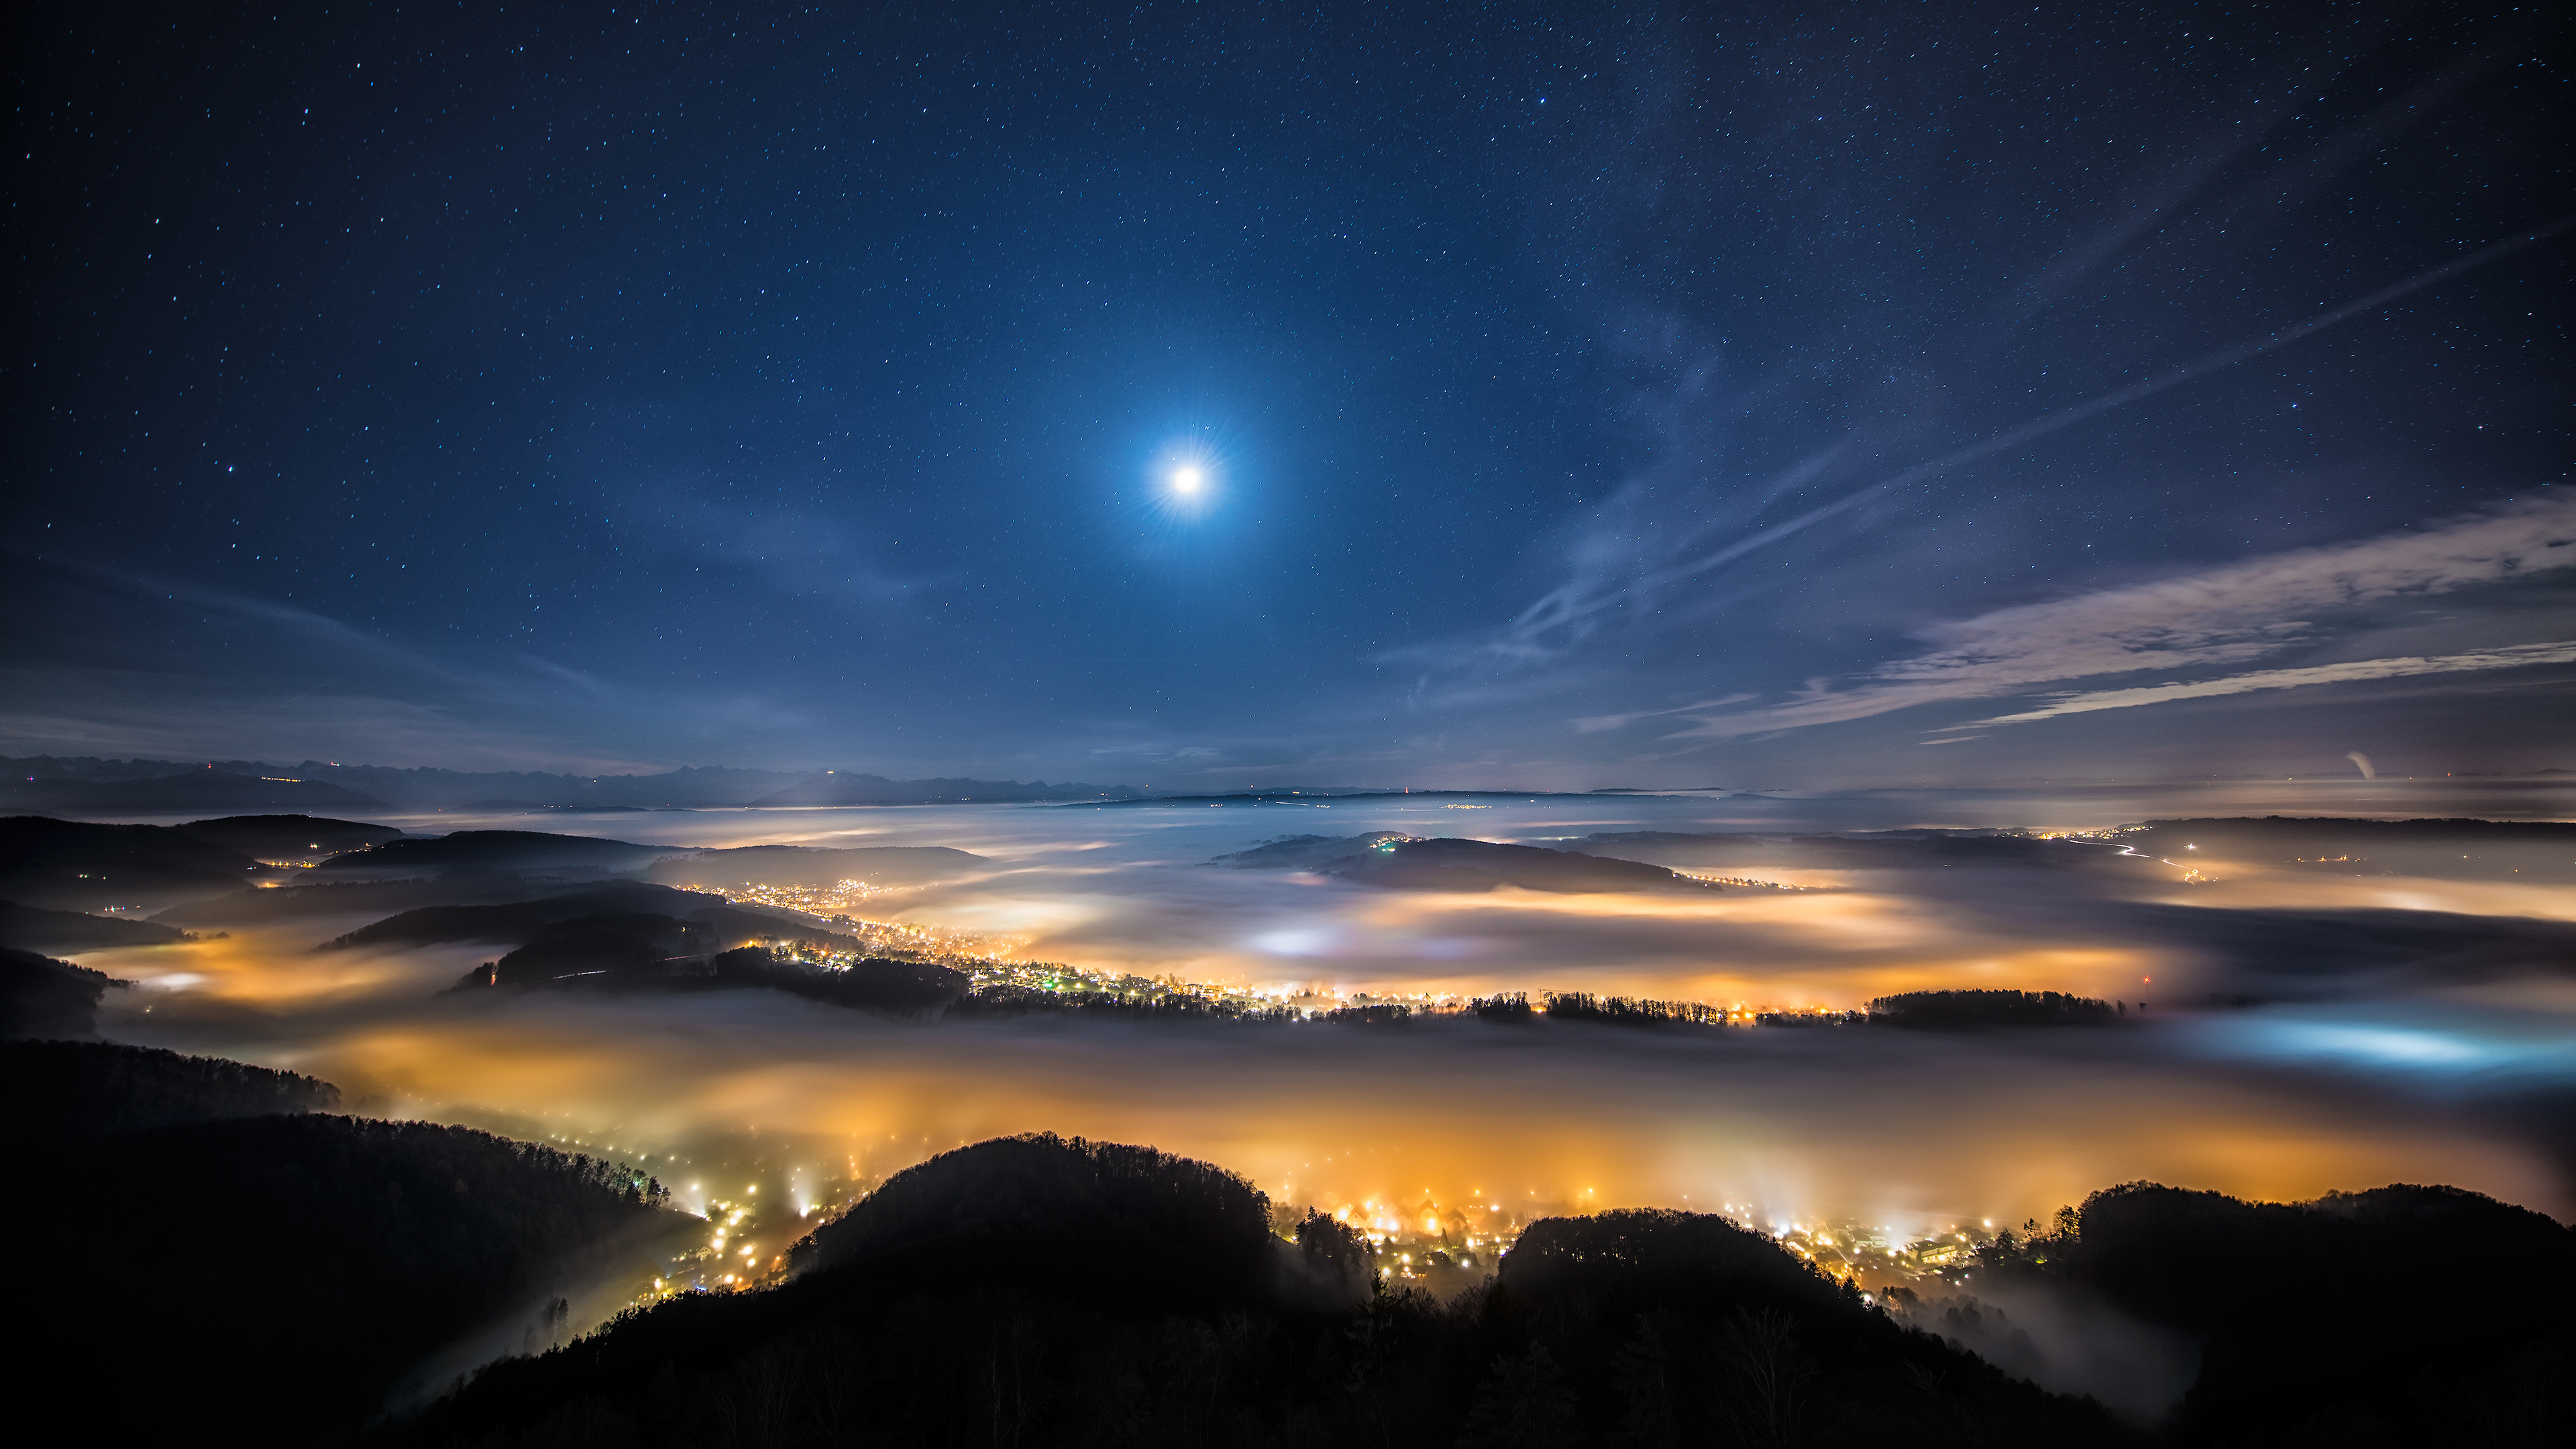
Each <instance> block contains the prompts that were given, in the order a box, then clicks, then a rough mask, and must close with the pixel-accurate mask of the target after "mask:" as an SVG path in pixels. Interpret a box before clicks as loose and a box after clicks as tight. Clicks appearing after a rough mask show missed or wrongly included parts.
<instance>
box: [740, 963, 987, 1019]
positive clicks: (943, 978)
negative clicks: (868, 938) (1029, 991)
mask: <svg viewBox="0 0 2576 1449" xmlns="http://www.w3.org/2000/svg"><path fill="white" fill-rule="evenodd" d="M707 970H708V974H709V976H710V978H711V979H712V980H714V981H715V982H716V983H718V984H720V985H725V986H755V987H766V988H768V989H770V990H773V991H785V992H789V993H791V994H793V995H797V996H802V997H806V998H808V999H810V1000H814V1001H821V1002H826V1003H828V1004H830V1005H833V1006H842V1007H849V1008H852V1009H854V1010H861V1011H886V1012H893V1013H896V1014H897V1015H904V1016H917V1015H921V1014H924V1013H927V1012H931V1011H936V1010H938V1009H939V1008H941V1007H944V1006H947V1005H949V1004H950V1003H952V1002H955V1001H957V1000H958V999H959V998H960V997H962V996H964V995H965V994H966V989H967V986H968V984H969V983H968V979H967V976H966V973H964V972H962V971H955V970H951V969H949V968H948V967H946V966H942V965H940V964H938V963H937V962H934V961H898V960H894V959H892V958H889V957H884V956H870V957H866V958H864V959H861V960H858V961H854V962H851V963H850V964H849V965H848V966H847V967H845V968H841V969H830V968H825V967H818V966H812V965H808V964H806V963H805V962H802V961H798V960H795V959H793V958H791V957H788V956H785V955H782V954H781V953H779V952H776V951H771V950H768V949H765V948H763V947H759V946H743V947H737V948H736V949H734V950H731V951H727V952H725V953H723V954H722V955H720V956H717V957H716V958H715V959H714V960H712V961H710V962H708V963H707Z"/></svg>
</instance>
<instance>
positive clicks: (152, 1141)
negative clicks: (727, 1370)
mask: <svg viewBox="0 0 2576 1449" xmlns="http://www.w3.org/2000/svg"><path fill="white" fill-rule="evenodd" d="M0 1083H5V1086H6V1089H7V1091H8V1093H9V1096H10V1101H11V1104H12V1111H11V1114H10V1121H11V1123H12V1128H11V1131H10V1133H9V1136H8V1139H7V1141H6V1144H5V1145H6V1146H7V1147H9V1148H10V1149H11V1150H12V1158H11V1160H12V1162H13V1163H14V1164H15V1165H16V1167H17V1170H18V1177H17V1179H16V1186H17V1190H16V1191H13V1192H10V1193H7V1194H0V1201H5V1203H6V1207H5V1208H0V1225H5V1229H6V1231H8V1232H9V1234H10V1237H11V1241H13V1242H17V1243H20V1244H39V1243H41V1244H46V1245H48V1246H47V1247H46V1248H45V1249H44V1250H43V1251H33V1252H24V1253H22V1254H21V1261H20V1267H19V1270H18V1272H17V1274H16V1276H15V1280H14V1284H13V1286H14V1287H15V1289H16V1291H17V1292H18V1294H19V1295H20V1300H19V1301H20V1302H21V1303H22V1305H24V1304H41V1305H43V1310H42V1311H43V1314H44V1324H43V1328H42V1330H41V1332H39V1333H36V1334H34V1335H31V1336H30V1337H29V1338H27V1339H26V1340H25V1341H24V1342H23V1343H22V1345H21V1347H20V1349H19V1350H18V1351H17V1354H16V1358H15V1363H14V1368H15V1371H16V1372H17V1373H18V1374H19V1375H20V1380H19V1381H20V1382H22V1383H26V1384H42V1385H44V1392H45V1394H46V1395H47V1396H48V1397H49V1398H51V1399H53V1400H54V1401H55V1402H57V1403H59V1404H66V1405H72V1404H76V1405H78V1410H77V1412H78V1413H79V1415H80V1416H81V1422H82V1424H83V1426H84V1437H87V1438H94V1439H97V1440H99V1441H101V1442H123V1443H136V1442H143V1441H145V1440H146V1439H149V1438H190V1439H194V1438H202V1437H205V1436H206V1435H207V1434H208V1433H210V1432H211V1433H213V1434H214V1436H215V1438H216V1439H217V1440H218V1441H227V1440H244V1441H249V1440H257V1441H259V1442H273V1443H309V1442H314V1441H315V1440H316V1438H317V1437H319V1438H322V1439H327V1440H332V1441H340V1440H346V1439H348V1438H351V1437H353V1436H355V1435H356V1434H357V1433H358V1431H359V1429H360V1428H361V1426H362V1425H363V1424H364V1423H365V1422H367V1421H368V1420H369V1419H370V1418H372V1417H373V1416H375V1415H376V1414H377V1412H378V1411H379V1409H380V1407H381V1404H382V1400H383V1398H384V1396H385V1394H386V1393H387V1392H388V1391H389V1390H390V1389H392V1388H393V1387H394V1385H395V1384H396V1383H397V1382H398V1381H399V1380H400V1379H401V1378H402V1376H403V1375H404V1374H406V1373H407V1372H409V1371H411V1370H412V1369H413V1368H414V1367H415V1366H416V1365H417V1364H419V1363H420V1362H421V1361H422V1360H423V1359H424V1358H425V1357H426V1356H427V1355H429V1354H431V1353H433V1352H435V1351H437V1350H438V1349H440V1348H442V1347H443V1346H445V1345H447V1344H449V1343H451V1342H453V1341H455V1340H457V1339H458V1338H459V1337H460V1336H462V1335H464V1334H466V1333H469V1332H471V1331H474V1330H476V1329H478V1328H480V1327H484V1326H486V1325H489V1324H491V1323H493V1322H494V1321H495V1320H496V1319H498V1318H501V1317H504V1316H506V1315H509V1314H510V1313H512V1312H513V1311H514V1310H518V1309H521V1308H524V1307H526V1306H528V1305H530V1304H533V1303H535V1302H539V1301H542V1300H543V1299H544V1298H545V1297H546V1296H547V1295H548V1294H549V1292H551V1291H559V1290H560V1289H561V1288H562V1286H563V1285H564V1282H565V1279H566V1275H568V1274H571V1273H575V1272H577V1271H579V1270H581V1269H582V1267H583V1266H584V1264H585V1263H586V1262H592V1261H596V1259H597V1257H598V1255H599V1254H600V1253H602V1252H613V1251H617V1250H618V1249H619V1248H620V1246H621V1245H623V1246H624V1247H625V1249H626V1250H627V1251H637V1250H640V1249H641V1248H642V1247H644V1246H645V1243H646V1240H647V1239H648V1238H649V1237H650V1236H651V1235H652V1234H653V1233H654V1232H655V1231H656V1230H657V1229H658V1228H659V1227H660V1226H661V1225H662V1224H664V1223H671V1224H678V1223H685V1222H690V1221H691V1220H689V1219H685V1218H682V1217H680V1216H679V1215H677V1214H672V1213H668V1212H664V1211H661V1210H659V1209H660V1205H661V1203H662V1202H663V1201H664V1200H666V1197H667V1194H666V1193H664V1191H663V1190H662V1188H661V1186H660V1184H659V1183H658V1182H656V1181H654V1180H653V1178H652V1177H651V1176H650V1175H649V1174H646V1173H643V1172H640V1171H636V1170H634V1169H631V1168H627V1167H625V1166H623V1165H621V1164H616V1163H610V1162H605V1161H600V1160H597V1159H593V1158H587V1157H577V1156H567V1155H565V1154H563V1153H560V1152H556V1151H554V1150H553V1149H551V1148H546V1147H542V1146H536V1145H533V1144H528V1143H518V1142H511V1141H507V1140H505V1139H502V1138H498V1137H493V1136H490V1135H488V1134H486V1133H482V1132H474V1131H469V1130H466V1129H464V1128H459V1127H441V1126H433V1125H430V1124H427V1123H417V1122H376V1121H366V1120H361V1119H355V1118H349V1117H338V1116H326V1115H320V1114H319V1113H317V1112H315V1111H314V1110H313V1109H315V1108H319V1107H325V1106H329V1105H332V1104H333V1103H334V1102H335V1101H336V1098H337V1093H336V1091H335V1090H334V1089H333V1088H332V1087H331V1086H330V1085H329V1084H327V1083H323V1082H317V1081H314V1080H312V1079H310V1078H305V1077H298V1076H294V1075H292V1074H289V1073H283V1072H271V1071H265V1070H263V1069H261V1068H258V1067H251V1066H245V1065H243V1064H240V1063H236V1062H223V1061H209V1060H205V1059H202V1058H193V1057H183V1056H179V1055H177V1054H176V1053H171V1052H160V1051H149V1050H144V1049H141V1048H135V1047H122V1046H110V1045H105V1044H100V1043H86V1042H52V1041H45V1042H11V1043H7V1044H5V1045H0ZM137 1129H140V1130H137Z"/></svg>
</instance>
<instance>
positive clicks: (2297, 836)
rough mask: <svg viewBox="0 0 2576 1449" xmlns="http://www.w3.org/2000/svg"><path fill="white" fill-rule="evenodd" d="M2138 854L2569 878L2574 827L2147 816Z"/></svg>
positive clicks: (2135, 836) (2314, 867) (2356, 871)
mask: <svg viewBox="0 0 2576 1449" xmlns="http://www.w3.org/2000/svg"><path fill="white" fill-rule="evenodd" d="M2125 840H2126V842H2127V844H2128V845H2130V846H2131V847H2132V848H2133V849H2136V850H2138V851H2140V852H2142V853H2144V854H2147V855H2152V856H2161V857H2163V858H2165V859H2168V860H2173V861H2177V862H2184V863H2192V864H2209V863H2227V862H2242V863H2244V864H2248V865H2260V866H2266V867H2280V866H2291V867H2296V868H2303V869H2306V870H2310V871H2314V872H2317V873H2320V874H2326V875H2422V876H2432V877H2434V878H2436V879H2442V880H2520V881H2531V882H2538V883H2547V884H2557V885H2576V825H2569V824H2560V823H2556V822H2551V821H2500V820H2338V819H2331V818H2316V819H2305V818H2298V817H2292V816H2283V815H2269V816H2265V817H2263V818H2261V819H2235V820H2150V821H2148V822H2147V824H2146V828H2145V829H2143V830H2137V831H2133V832H2130V833H2129V834H2128V835H2127V836H2126V837H2125Z"/></svg>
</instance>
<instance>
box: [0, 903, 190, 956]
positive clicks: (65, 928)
mask: <svg viewBox="0 0 2576 1449" xmlns="http://www.w3.org/2000/svg"><path fill="white" fill-rule="evenodd" d="M188 939H190V938H189V935H188V933H187V932H185V931H182V930H180V929H179V928H178V927H176V926H162V925H155V924H154V923H152V922H150V921H134V920H127V919H125V918H123V917H120V916H92V915H86V914H83V913H82V912H79V911H46V910H38V909H37V908H36V907H34V906H22V905H20V904H18V903H17V902H16V901H0V946H15V947H17V948H18V949H19V950H21V951H104V950H107V949H109V948H111V947H116V946H162V945H167V944H169V943H170V942H173V941H185V940H188Z"/></svg>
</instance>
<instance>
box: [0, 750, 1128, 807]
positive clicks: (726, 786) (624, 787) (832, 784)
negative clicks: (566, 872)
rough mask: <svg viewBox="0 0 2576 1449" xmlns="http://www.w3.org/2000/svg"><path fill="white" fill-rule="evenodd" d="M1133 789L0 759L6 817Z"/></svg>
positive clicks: (1066, 796) (987, 798)
mask: <svg viewBox="0 0 2576 1449" xmlns="http://www.w3.org/2000/svg"><path fill="white" fill-rule="evenodd" d="M1147 793H1148V792H1146V791H1142V790H1138V789H1136V788H1135V787H1133V786H1130V785H1106V786H1104V785H1088V784H1079V783H1072V782H1067V783H1064V784H1055V785H1051V784H1048V783H1047V782H1046V781H1044V780H1033V781H1030V782H1028V783H1026V784H1022V783H1021V782H1019V781H1017V780H1000V781H995V780H970V779H935V780H890V779H887V778H886V777H884V776H882V775H869V774H855V773H851V772H849V771H842V770H821V771H815V772H811V773H806V772H799V771H787V770H731V769H725V768H722V767H709V768H690V769H683V770H672V771H669V772H667V773H665V774H659V775H549V774H545V773H543V772H541V771H540V772H533V773H521V772H490V773H468V772H465V771H460V770H437V769H416V770H402V769H394V768H391V767H388V766H383V765H341V764H334V763H332V762H330V761H326V760H306V761H304V762H302V763H301V764H295V765H276V764H269V763H266V762H263V761H259V760H217V761H213V762H210V763H209V762H202V761H200V762H193V763H192V762H188V761H181V760H103V759H97V758H93V757H87V756H76V757H62V756H53V755H34V756H27V757H23V758H14V759H10V758H0V811H38V812H53V813H65V814H103V815H153V814H170V813H177V812H182V811H186V812H195V811H215V810H242V811H248V810H320V811H328V812H335V813H345V812H349V811H369V810H466V809H481V810H496V809H524V810H562V809H575V810H578V809H582V808H585V807H588V808H593V809H618V808H624V809H690V808H696V807H711V806H726V805H762V806H782V805H927V804H949V803H953V802H956V801H976V802H992V803H999V802H1007V801H1021V800H1057V801H1067V800H1127V799H1136V798H1140V797H1142V796H1144V795H1145V794H1147Z"/></svg>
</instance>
